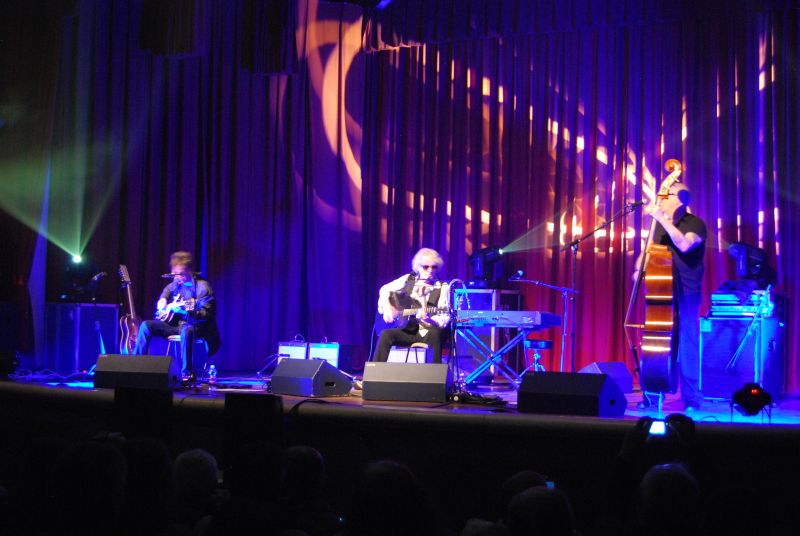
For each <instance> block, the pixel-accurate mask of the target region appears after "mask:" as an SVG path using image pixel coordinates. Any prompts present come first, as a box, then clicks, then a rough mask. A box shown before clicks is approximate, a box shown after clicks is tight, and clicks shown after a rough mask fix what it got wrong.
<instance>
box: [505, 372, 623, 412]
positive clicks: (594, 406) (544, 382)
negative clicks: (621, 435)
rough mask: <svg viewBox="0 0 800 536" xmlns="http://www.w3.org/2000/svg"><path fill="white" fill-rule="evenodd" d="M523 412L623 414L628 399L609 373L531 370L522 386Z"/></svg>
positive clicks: (519, 408) (520, 400)
mask: <svg viewBox="0 0 800 536" xmlns="http://www.w3.org/2000/svg"><path fill="white" fill-rule="evenodd" d="M518 396H519V398H518V399H517V409H518V410H519V411H520V412H521V413H549V414H556V415H591V416H595V417H621V416H622V415H624V414H625V408H626V406H627V404H628V403H627V400H626V399H625V395H624V394H623V392H622V390H621V389H620V388H619V386H618V385H617V383H616V382H615V381H614V380H612V379H611V378H610V377H609V376H608V375H607V374H580V373H577V372H536V373H531V372H529V373H527V374H525V376H523V378H522V385H520V388H519V395H518Z"/></svg>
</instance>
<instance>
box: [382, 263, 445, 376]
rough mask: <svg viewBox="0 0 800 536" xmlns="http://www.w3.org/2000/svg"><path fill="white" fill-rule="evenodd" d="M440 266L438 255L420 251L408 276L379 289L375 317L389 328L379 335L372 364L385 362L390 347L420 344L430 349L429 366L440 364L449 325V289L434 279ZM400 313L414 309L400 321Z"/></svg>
mask: <svg viewBox="0 0 800 536" xmlns="http://www.w3.org/2000/svg"><path fill="white" fill-rule="evenodd" d="M443 265H444V260H442V257H441V255H439V253H437V252H436V251H435V250H433V249H430V248H422V249H420V250H419V251H418V252H417V253H416V255H414V259H413V260H412V261H411V269H412V270H413V271H412V272H411V273H410V274H406V275H402V276H400V277H398V278H397V279H395V280H394V281H391V282H390V283H387V284H385V285H383V286H382V287H381V290H380V292H379V295H378V315H379V317H380V318H382V319H383V321H384V322H385V323H386V324H387V325H388V326H389V327H388V328H387V329H384V330H383V331H382V332H381V334H380V340H379V341H378V350H377V352H376V354H375V361H386V360H387V359H389V351H390V350H391V349H392V346H393V345H403V346H409V345H411V344H413V343H415V342H423V343H426V344H427V345H428V346H429V347H430V348H433V362H434V363H441V362H442V344H441V332H442V329H443V328H445V327H446V326H447V324H448V323H449V322H450V309H449V306H450V287H449V286H448V285H447V283H442V282H441V281H439V280H438V279H437V277H436V275H437V274H438V273H439V270H440V269H441V268H442V266H443ZM404 309H415V314H413V315H411V316H410V317H409V318H402V317H401V313H402V312H404V311H403V310H404ZM405 312H407V313H408V312H410V311H405ZM406 320H407V323H406ZM398 324H399V325H398ZM403 324H405V325H403ZM393 325H394V326H396V327H392V326H393Z"/></svg>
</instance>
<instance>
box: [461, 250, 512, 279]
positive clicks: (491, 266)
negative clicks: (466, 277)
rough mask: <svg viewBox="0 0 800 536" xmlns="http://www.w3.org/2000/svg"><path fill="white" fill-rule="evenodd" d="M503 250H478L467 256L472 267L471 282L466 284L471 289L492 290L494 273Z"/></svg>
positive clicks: (495, 277)
mask: <svg viewBox="0 0 800 536" xmlns="http://www.w3.org/2000/svg"><path fill="white" fill-rule="evenodd" d="M502 256H503V249H502V248H498V247H492V248H483V249H479V250H478V251H476V252H475V253H473V254H472V255H470V256H469V259H468V261H469V264H470V266H471V267H472V280H471V281H469V282H468V283H467V285H468V286H470V287H472V288H492V287H493V286H494V284H495V283H496V279H497V276H496V272H497V269H496V267H498V265H499V262H500V259H501V257H502Z"/></svg>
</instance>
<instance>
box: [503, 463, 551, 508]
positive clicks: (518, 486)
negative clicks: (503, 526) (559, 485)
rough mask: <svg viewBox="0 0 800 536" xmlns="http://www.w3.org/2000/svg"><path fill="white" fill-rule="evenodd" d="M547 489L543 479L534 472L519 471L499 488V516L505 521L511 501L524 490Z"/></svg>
mask: <svg viewBox="0 0 800 536" xmlns="http://www.w3.org/2000/svg"><path fill="white" fill-rule="evenodd" d="M537 487H541V488H543V487H547V481H546V480H545V478H544V477H543V476H542V475H541V474H539V473H537V472H536V471H531V470H526V471H520V472H519V473H516V474H514V475H512V476H510V477H509V478H507V479H506V481H505V482H503V484H502V485H501V486H500V515H501V517H502V519H506V516H507V515H508V507H509V506H510V504H511V499H513V498H514V496H515V495H517V494H519V493H522V492H523V491H525V490H526V489H530V488H537Z"/></svg>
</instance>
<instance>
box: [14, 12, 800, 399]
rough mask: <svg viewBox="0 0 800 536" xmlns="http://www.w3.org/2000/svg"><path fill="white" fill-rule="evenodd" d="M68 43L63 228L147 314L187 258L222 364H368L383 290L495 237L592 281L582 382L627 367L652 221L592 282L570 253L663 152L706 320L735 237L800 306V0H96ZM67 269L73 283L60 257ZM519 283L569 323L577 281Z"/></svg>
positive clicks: (56, 205)
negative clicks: (703, 236) (212, 297)
mask: <svg viewBox="0 0 800 536" xmlns="http://www.w3.org/2000/svg"><path fill="white" fill-rule="evenodd" d="M164 6H166V7H164ZM43 16H44V15H43ZM61 39H62V41H61V47H60V51H59V52H60V53H59V56H58V62H59V63H58V66H59V70H58V77H57V79H56V78H51V79H50V81H49V84H50V86H48V87H49V88H50V89H51V91H52V93H53V95H54V99H53V102H54V104H53V106H52V110H51V111H52V113H53V115H52V117H53V122H52V125H53V128H52V144H51V158H50V166H51V167H50V169H51V170H52V171H51V176H50V183H49V195H50V197H49V198H48V199H49V210H48V220H47V222H48V231H47V233H48V236H49V237H50V238H51V239H52V240H53V242H55V243H59V244H60V245H61V247H64V245H63V244H75V245H74V246H72V249H78V250H81V251H83V252H84V254H85V255H86V256H87V257H89V258H91V259H94V261H95V262H96V263H97V265H98V267H100V268H102V269H106V270H109V271H115V269H116V265H117V264H119V263H126V264H127V265H128V267H129V269H130V272H131V275H132V276H133V278H134V284H135V287H134V289H135V297H136V302H137V306H138V307H139V309H140V311H142V312H143V314H144V315H145V316H149V315H150V314H151V309H152V304H153V302H154V300H155V298H156V296H157V294H158V291H159V290H160V287H161V285H162V284H163V281H162V280H161V279H159V278H158V275H159V274H161V273H162V272H164V271H166V269H167V265H166V262H167V257H168V255H169V253H170V252H171V251H173V250H176V249H189V250H191V251H193V252H194V253H195V255H196V257H197V259H198V261H199V262H198V268H199V269H200V270H202V271H203V272H204V273H205V274H207V277H208V279H209V280H210V281H211V283H212V285H213V286H214V289H215V291H216V293H217V296H218V299H219V316H220V318H219V323H220V328H221V331H222V336H223V339H224V341H223V347H222V350H221V351H220V368H222V369H228V370H250V371H252V370H256V369H258V368H260V365H261V364H262V363H263V361H264V359H265V358H266V357H267V356H269V355H270V354H272V353H274V352H275V351H276V349H277V343H278V342H279V341H282V340H287V339H291V338H293V337H294V336H295V334H302V335H303V336H304V337H305V338H306V339H307V340H320V339H321V338H322V337H327V338H328V339H329V340H331V341H338V342H340V343H342V344H344V345H348V346H351V347H353V348H354V349H355V351H356V358H355V361H356V362H359V361H361V360H363V359H364V358H365V357H366V353H367V351H368V349H369V342H370V329H371V322H372V317H373V314H374V308H375V300H376V293H377V289H378V287H379V286H380V285H381V284H382V283H383V282H385V281H387V280H389V279H390V278H393V277H396V276H397V275H399V274H401V273H402V272H404V271H405V270H407V269H408V264H409V261H410V258H411V256H412V255H413V253H414V251H415V250H416V249H417V248H419V247H421V246H429V247H433V248H435V249H437V250H439V251H441V252H442V254H443V256H444V258H445V261H446V268H445V272H444V274H443V275H444V276H445V277H446V278H448V279H449V278H454V277H458V278H461V279H468V278H469V277H470V275H471V274H470V272H469V270H468V264H467V258H468V256H469V255H470V254H471V253H473V252H474V251H476V250H477V249H479V248H482V247H488V246H501V247H502V246H508V249H509V250H510V251H509V253H508V255H507V256H506V260H505V263H506V267H507V269H509V270H515V269H518V268H519V269H524V270H525V271H526V276H527V277H528V278H531V279H536V280H540V281H543V282H545V283H549V284H553V285H560V286H569V285H571V284H572V279H573V278H574V283H575V286H576V288H577V290H578V291H579V292H580V294H579V295H578V296H577V299H576V303H575V318H576V330H575V347H576V354H575V356H574V358H575V366H576V367H577V368H580V367H582V366H584V365H586V364H588V363H590V362H592V361H598V360H600V361H605V360H624V361H626V362H627V363H628V364H629V365H630V366H631V367H632V365H633V363H632V359H631V355H630V353H629V352H628V350H627V349H626V344H625V338H624V336H623V329H622V324H623V317H624V313H625V309H626V306H627V300H628V296H629V294H630V292H631V286H632V283H631V277H630V275H631V271H632V265H633V260H634V259H635V258H636V256H637V255H638V254H639V252H640V250H641V248H642V245H643V242H644V236H643V233H642V232H641V229H643V228H646V225H647V222H646V221H643V218H642V216H641V211H638V212H634V213H633V214H630V215H628V216H626V217H624V218H621V219H620V220H618V221H617V222H615V223H613V224H612V225H609V226H607V227H606V228H605V229H603V230H601V231H600V232H598V233H596V234H595V235H594V237H592V238H590V239H588V240H586V241H584V242H583V243H581V244H580V246H579V247H578V248H577V251H576V252H575V255H576V257H575V259H574V260H575V263H574V267H573V253H572V251H571V250H567V251H563V250H562V248H563V246H564V245H565V244H567V243H569V242H571V241H572V240H574V239H576V238H578V237H580V236H582V235H583V234H585V233H587V232H589V231H591V230H592V229H594V228H595V227H597V226H600V225H601V224H603V223H604V222H606V221H607V220H608V219H610V218H611V217H612V216H613V215H614V214H615V213H617V212H618V211H620V210H621V209H622V208H623V207H624V205H625V204H627V203H631V202H635V201H640V200H644V201H647V200H650V199H652V198H653V196H654V192H655V191H656V190H657V188H658V185H659V182H660V180H661V179H662V178H663V177H664V176H665V175H666V172H665V171H664V169H663V166H664V164H665V162H666V160H667V159H670V158H677V159H679V160H680V161H681V162H682V164H683V166H684V168H685V169H684V173H683V175H682V176H681V180H683V181H684V182H685V183H686V184H687V185H688V186H689V187H690V188H691V190H692V192H693V201H692V207H693V211H694V212H695V213H696V214H697V215H699V216H700V217H702V218H703V219H704V220H705V221H706V223H707V225H708V228H709V239H708V241H707V244H706V248H707V251H706V269H707V270H706V276H705V281H704V284H705V293H706V300H705V305H704V309H705V308H707V306H708V299H707V298H708V294H709V293H710V292H712V291H713V290H714V289H716V288H717V287H718V286H719V285H720V284H721V283H723V282H724V281H725V280H727V279H732V278H734V265H733V260H732V259H731V258H730V256H729V255H728V253H727V249H728V247H729V245H730V244H731V243H732V242H736V241H744V242H747V243H750V244H752V245H755V246H759V247H763V248H764V249H766V250H767V252H768V254H769V259H770V262H771V263H772V264H773V265H774V266H775V268H776V270H777V272H778V283H777V288H778V290H780V291H781V292H784V293H785V294H786V295H787V296H789V297H790V298H791V297H793V296H794V295H795V294H796V289H797V283H796V273H797V269H796V266H797V263H798V252H800V240H798V238H799V237H798V233H799V232H800V225H799V224H800V222H798V208H799V207H798V189H799V188H800V187H799V186H798V184H800V176H799V175H800V166H799V165H798V154H800V141H799V140H798V124H800V106H798V70H797V50H798V11H797V3H796V2H793V1H785V2H778V1H769V0H763V1H761V2H751V1H719V2H713V1H712V2H670V1H664V2H648V1H641V2H637V1H633V2H632V1H630V0H628V1H623V0H606V1H603V2H594V1H588V0H586V1H579V2H569V3H561V2H538V1H533V0H530V1H519V0H515V1H511V0H508V1H488V0H471V1H464V0H451V1H447V0H443V1H440V2H416V1H402V0H395V1H394V2H392V3H390V4H389V6H388V8H386V9H383V10H374V11H368V12H363V11H362V9H361V8H360V7H358V6H356V5H352V4H348V3H342V2H324V1H318V0H298V1H291V0H283V1H275V2H256V1H254V0H237V1H230V2H216V1H211V0H197V1H194V2H174V3H172V2H169V3H159V2H149V1H143V0H138V1H137V0H129V1H123V0H120V1H116V2H104V1H100V0H83V1H80V2H76V8H75V12H74V15H73V16H70V17H68V18H66V19H64V23H63V33H62V36H61ZM42 83H43V84H47V82H42ZM60 233H64V234H65V235H68V236H63V237H62V236H59V234H60ZM65 249H69V248H65ZM26 252H27V250H24V251H22V252H21V254H25V253H26ZM49 253H50V255H49V257H48V266H49V275H48V282H49V289H50V293H51V295H55V294H56V293H57V292H58V291H59V289H58V286H59V285H60V284H61V273H62V271H63V265H64V263H65V262H66V258H67V254H66V253H65V252H63V251H61V250H60V249H58V248H56V247H52V248H51V249H50V251H49ZM20 265H21V266H25V263H20ZM105 284H106V288H105V289H101V292H103V293H105V294H104V297H105V298H106V299H110V300H113V299H115V297H116V288H115V285H114V283H113V282H111V283H108V282H107V283H105ZM509 286H510V287H513V288H519V289H520V290H521V291H522V292H523V293H524V295H525V308H527V309H538V310H547V311H551V312H555V313H561V296H560V295H559V294H558V293H556V292H553V291H550V290H547V289H544V288H542V287H533V286H528V285H523V284H510V285H509ZM788 309H789V323H788V328H787V329H788V331H789V338H788V340H789V344H788V347H789V348H796V347H797V342H798V339H797V327H798V323H797V320H796V319H797V318H798V315H797V312H798V311H797V306H796V304H795V301H794V300H792V299H790V300H789V308H788ZM549 335H552V338H554V339H555V342H556V347H557V346H558V344H559V342H560V337H559V334H558V333H552V334H549ZM567 346H568V347H569V344H567ZM559 357H560V356H559V355H558V352H552V353H551V355H549V356H547V357H546V359H545V365H546V367H547V368H548V370H557V369H558V366H559ZM570 357H571V356H569V355H568V356H567V366H568V367H569V366H570ZM788 357H789V360H788V363H787V382H786V385H787V387H788V388H789V389H790V390H795V389H796V388H797V387H798V380H800V377H799V376H798V370H797V369H798V367H797V362H796V359H795V356H794V354H793V352H791V351H790V352H789V353H788Z"/></svg>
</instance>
